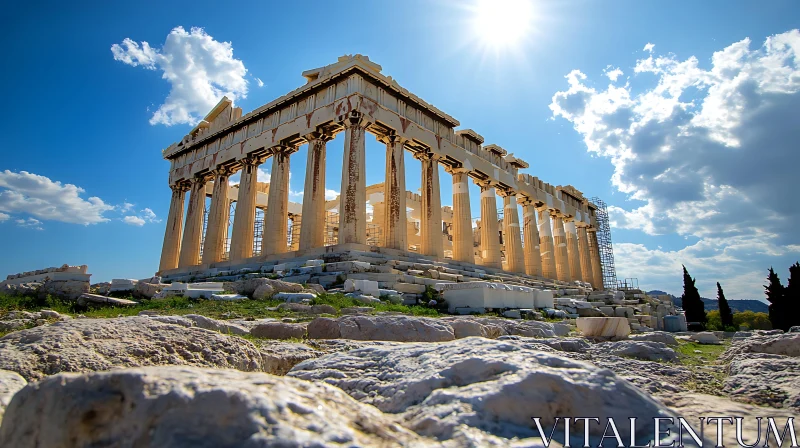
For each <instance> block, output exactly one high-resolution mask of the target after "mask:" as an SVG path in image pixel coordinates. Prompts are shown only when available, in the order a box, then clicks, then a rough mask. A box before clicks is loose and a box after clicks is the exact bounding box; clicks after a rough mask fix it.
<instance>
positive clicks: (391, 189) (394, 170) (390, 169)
mask: <svg viewBox="0 0 800 448" xmlns="http://www.w3.org/2000/svg"><path fill="white" fill-rule="evenodd" d="M384 141H385V143H386V177H385V180H384V182H383V202H384V208H383V242H384V243H383V244H384V246H385V247H388V248H390V249H398V250H408V238H407V233H408V231H407V229H406V226H407V224H406V223H407V221H408V217H407V212H406V164H405V159H404V157H405V153H404V149H403V141H402V139H400V137H399V136H397V135H389V136H388V137H386V139H385V140H384Z"/></svg>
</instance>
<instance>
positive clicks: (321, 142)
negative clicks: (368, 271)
mask: <svg viewBox="0 0 800 448" xmlns="http://www.w3.org/2000/svg"><path fill="white" fill-rule="evenodd" d="M332 138H333V136H332V135H330V134H328V133H323V132H312V133H311V134H309V135H307V136H306V139H307V140H308V156H307V158H306V182H305V187H304V189H303V216H302V223H301V225H300V246H299V248H300V250H306V249H311V248H313V247H323V246H324V245H325V152H326V144H327V142H328V141H330V140H331V139H332Z"/></svg>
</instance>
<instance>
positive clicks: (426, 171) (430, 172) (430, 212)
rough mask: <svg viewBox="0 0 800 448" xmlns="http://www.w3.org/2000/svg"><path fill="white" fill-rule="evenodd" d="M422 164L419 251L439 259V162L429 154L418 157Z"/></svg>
mask: <svg viewBox="0 0 800 448" xmlns="http://www.w3.org/2000/svg"><path fill="white" fill-rule="evenodd" d="M418 158H419V159H420V161H421V162H422V182H421V185H422V195H421V196H422V210H421V211H420V236H421V239H422V244H421V248H420V251H421V252H422V254H424V255H430V256H432V257H438V258H441V257H442V256H443V255H444V254H443V251H444V249H443V247H442V246H443V245H442V198H441V194H440V191H439V162H438V161H437V160H436V159H435V158H433V157H431V155H430V154H422V155H419V156H418Z"/></svg>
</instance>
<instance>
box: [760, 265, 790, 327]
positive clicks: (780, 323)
mask: <svg viewBox="0 0 800 448" xmlns="http://www.w3.org/2000/svg"><path fill="white" fill-rule="evenodd" d="M767 281H768V282H769V284H768V285H764V289H765V291H764V293H765V294H766V295H767V301H768V302H769V321H770V322H772V328H775V329H781V330H784V331H786V330H788V329H789V327H787V326H786V319H785V317H786V313H787V312H788V311H789V310H787V309H786V291H785V288H784V287H783V285H782V284H781V279H780V278H778V274H776V273H775V270H774V269H772V267H771V266H770V268H769V276H767Z"/></svg>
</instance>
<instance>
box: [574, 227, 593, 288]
mask: <svg viewBox="0 0 800 448" xmlns="http://www.w3.org/2000/svg"><path fill="white" fill-rule="evenodd" d="M578 254H579V257H580V259H581V274H582V276H581V278H582V279H583V281H584V282H586V283H589V284H591V285H592V287H594V288H596V286H595V284H594V274H593V273H592V259H591V257H590V256H589V240H588V235H587V232H586V227H583V226H581V227H578Z"/></svg>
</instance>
